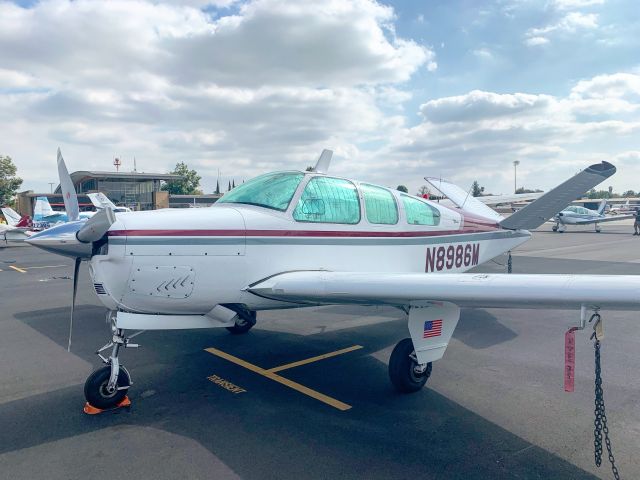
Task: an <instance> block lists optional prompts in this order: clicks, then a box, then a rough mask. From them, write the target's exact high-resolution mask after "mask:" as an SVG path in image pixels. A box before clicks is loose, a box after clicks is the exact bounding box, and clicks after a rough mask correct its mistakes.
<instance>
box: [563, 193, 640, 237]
mask: <svg viewBox="0 0 640 480" xmlns="http://www.w3.org/2000/svg"><path fill="white" fill-rule="evenodd" d="M606 208H607V201H606V200H602V201H601V202H600V206H599V207H598V210H590V209H588V208H585V207H580V206H578V205H571V206H569V207H567V208H565V209H564V210H562V211H561V212H560V213H558V214H556V215H554V217H553V219H552V220H553V221H554V222H556V224H555V225H554V226H553V227H551V230H553V231H554V232H560V233H562V232H564V231H566V229H567V225H594V226H595V230H596V232H598V233H600V231H601V230H600V223H604V222H616V221H619V220H625V219H627V218H634V215H616V216H615V217H613V216H612V217H608V216H606V215H605V214H604V211H605V209H606Z"/></svg>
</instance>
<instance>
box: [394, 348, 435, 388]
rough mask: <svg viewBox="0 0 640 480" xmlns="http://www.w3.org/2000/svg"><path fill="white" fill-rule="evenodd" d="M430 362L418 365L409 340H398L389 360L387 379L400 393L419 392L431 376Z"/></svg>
mask: <svg viewBox="0 0 640 480" xmlns="http://www.w3.org/2000/svg"><path fill="white" fill-rule="evenodd" d="M431 370H432V362H429V363H423V364H420V363H418V360H417V359H416V354H415V351H414V348H413V342H412V341H411V339H410V338H405V339H403V340H400V342H398V344H397V345H396V346H395V348H394V349H393V352H391V358H390V359H389V378H390V379H391V383H392V384H393V386H394V387H395V388H396V390H398V391H399V392H401V393H413V392H417V391H418V390H420V389H421V388H422V387H424V385H425V384H426V383H427V380H429V377H430V376H431Z"/></svg>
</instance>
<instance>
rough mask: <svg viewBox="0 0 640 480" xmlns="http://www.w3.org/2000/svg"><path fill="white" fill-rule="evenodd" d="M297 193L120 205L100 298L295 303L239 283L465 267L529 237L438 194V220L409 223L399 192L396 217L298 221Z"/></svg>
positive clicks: (95, 261) (108, 302)
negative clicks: (264, 203)
mask: <svg viewBox="0 0 640 480" xmlns="http://www.w3.org/2000/svg"><path fill="white" fill-rule="evenodd" d="M308 176H311V175H308ZM300 189H302V187H301V188H300ZM395 195H397V194H395ZM298 197H299V192H298V195H296V196H294V198H293V200H292V202H291V205H290V207H289V209H288V210H287V211H285V212H279V211H274V210H269V209H265V208H262V207H258V206H251V205H240V204H219V205H214V206H213V207H211V208H208V209H167V210H163V211H154V212H133V213H124V214H119V215H118V216H117V221H116V222H115V223H114V224H113V225H112V226H111V228H110V230H109V232H108V235H109V236H108V251H106V252H105V251H104V248H103V251H102V252H100V253H102V254H97V255H94V256H93V257H92V259H91V268H90V270H91V275H92V278H93V282H94V284H96V292H97V293H98V297H99V298H100V299H101V301H102V302H103V303H104V305H105V306H106V307H107V308H109V309H110V310H124V311H129V312H135V313H161V314H174V315H175V314H178V315H179V314H206V313H207V312H209V311H210V310H211V309H212V308H214V307H215V306H216V305H219V304H223V305H226V304H237V305H242V306H244V307H245V308H248V309H250V310H263V309H271V308H283V307H295V306H296V304H291V303H286V302H281V301H274V300H271V299H266V298H262V297H260V296H257V295H255V294H253V293H249V292H247V291H246V290H245V289H246V288H247V287H248V286H249V285H251V284H253V283H256V282H259V281H261V280H263V279H265V278H267V277H270V276H272V275H276V274H279V273H283V272H289V271H295V270H327V271H350V272H371V273H372V275H375V273H376V272H409V273H425V272H427V273H431V272H434V273H438V272H443V273H452V272H464V271H466V270H469V269H471V268H473V267H474V266H476V265H479V264H482V263H484V262H486V261H488V260H490V259H492V258H494V257H495V256H497V255H499V254H501V253H504V252H506V251H508V250H510V249H512V248H514V247H516V246H518V245H520V244H521V243H523V242H525V241H526V240H528V239H529V237H530V234H529V232H527V231H511V230H503V229H500V228H499V227H498V226H497V224H496V223H495V222H494V221H491V220H487V219H480V218H471V217H470V216H469V215H465V214H464V213H461V212H459V211H456V210H452V209H449V208H446V207H443V206H440V205H438V204H434V203H432V204H431V205H432V206H433V207H434V208H437V209H438V210H439V211H440V215H441V217H440V222H439V225H437V226H425V225H410V224H408V223H406V220H405V215H404V212H403V208H402V202H400V201H398V206H399V221H398V223H397V224H395V225H379V224H376V225H373V224H369V223H368V222H367V220H366V218H367V217H366V215H365V214H364V205H363V203H364V202H361V204H362V205H361V208H362V209H363V214H362V216H361V218H362V219H361V221H360V223H358V224H356V225H344V224H327V223H310V222H298V221H295V220H294V219H293V217H292V209H293V207H294V206H295V204H296V200H297V198H298ZM168 225H170V226H171V227H170V228H169V229H167V226H168Z"/></svg>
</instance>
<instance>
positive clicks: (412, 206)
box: [401, 195, 440, 225]
mask: <svg viewBox="0 0 640 480" xmlns="http://www.w3.org/2000/svg"><path fill="white" fill-rule="evenodd" d="M401 198H402V204H403V206H404V213H405V215H406V217H407V223H408V224H410V225H438V224H439V223H440V212H439V211H438V210H437V209H436V208H433V207H432V206H431V205H429V204H428V203H426V202H423V201H422V200H418V199H417V198H413V197H410V196H408V195H401Z"/></svg>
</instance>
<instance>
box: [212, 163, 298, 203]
mask: <svg viewBox="0 0 640 480" xmlns="http://www.w3.org/2000/svg"><path fill="white" fill-rule="evenodd" d="M303 178H304V174H303V173H300V172H275V173H267V174H266V175H261V176H259V177H256V178H254V179H252V180H249V181H248V182H247V183H243V184H242V185H239V186H237V187H236V188H234V189H233V190H231V191H230V192H228V193H226V194H225V195H224V196H223V197H222V198H221V199H220V200H218V201H217V202H216V203H241V204H245V205H257V206H258V207H265V208H270V209H272V210H279V211H281V212H284V211H285V210H286V209H287V208H288V207H289V203H291V199H292V198H293V194H294V193H296V189H297V188H298V185H300V182H301V181H302V179H303Z"/></svg>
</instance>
